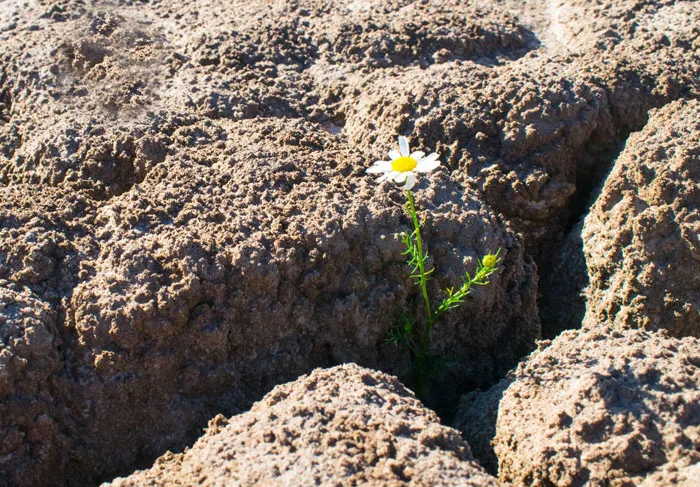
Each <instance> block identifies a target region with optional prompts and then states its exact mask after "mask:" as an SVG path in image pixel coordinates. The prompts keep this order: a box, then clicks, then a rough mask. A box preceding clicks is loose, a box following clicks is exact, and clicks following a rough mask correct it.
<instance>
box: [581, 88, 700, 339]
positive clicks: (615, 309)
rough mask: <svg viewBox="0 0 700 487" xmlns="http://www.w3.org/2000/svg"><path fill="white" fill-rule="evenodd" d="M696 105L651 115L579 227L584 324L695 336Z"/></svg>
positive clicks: (698, 279)
mask: <svg viewBox="0 0 700 487" xmlns="http://www.w3.org/2000/svg"><path fill="white" fill-rule="evenodd" d="M698 181H700V103H698V102H697V101H678V102H676V103H672V104H670V105H668V106H666V107H664V108H663V109H662V110H659V111H656V112H653V114H652V115H651V118H650V120H649V123H648V124H647V125H646V126H645V127H644V130H642V131H640V132H639V133H636V134H634V135H633V136H632V137H630V139H629V140H628V142H627V146H626V148H625V150H624V151H623V152H622V154H621V155H620V157H619V158H618V159H617V161H616V162H615V167H614V168H613V170H612V172H611V173H610V175H609V176H608V178H607V180H606V182H605V186H604V187H603V190H602V193H601V195H600V197H599V198H598V200H597V201H596V203H595V205H594V206H593V208H592V209H591V212H590V214H589V215H588V216H587V217H586V222H585V225H584V228H583V239H584V241H585V247H584V250H585V253H586V263H587V266H588V273H589V275H590V277H591V283H590V286H589V288H588V291H587V294H588V311H587V317H586V322H587V325H588V326H592V327H596V326H599V324H600V323H607V324H610V325H613V326H615V327H619V328H643V329H647V330H659V329H667V330H669V332H670V333H671V334H673V335H674V336H677V337H683V336H700V295H698V289H700V237H699V235H700V186H699V185H698Z"/></svg>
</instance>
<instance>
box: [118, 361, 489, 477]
mask: <svg viewBox="0 0 700 487" xmlns="http://www.w3.org/2000/svg"><path fill="white" fill-rule="evenodd" d="M143 485H151V486H154V487H155V486H173V487H174V486H187V485H201V486H202V487H214V486H225V485H240V486H254V485H270V486H280V487H282V486H299V487H302V486H308V485H348V486H350V485H366V486H388V487H393V486H397V487H398V486H401V485H408V486H416V487H418V486H434V485H444V486H455V487H456V486H462V487H496V485H497V482H496V479H495V478H493V477H491V476H490V475H488V474H487V473H486V472H484V470H483V469H482V468H481V467H480V466H479V465H478V464H477V463H476V462H474V461H472V459H471V454H470V452H469V445H467V444H466V443H465V442H464V440H462V438H461V437H460V436H459V433H458V432H457V431H455V430H453V429H451V428H447V427H445V426H441V425H440V424H439V419H438V417H437V416H436V415H435V413H433V412H432V411H430V410H428V409H425V407H423V406H422V405H421V403H420V402H419V401H418V400H416V399H415V397H414V396H413V393H412V392H410V391H409V390H408V389H406V388H405V387H404V386H403V385H401V384H400V383H399V382H398V380H396V378H394V377H390V376H387V375H385V374H382V373H379V372H376V371H372V370H368V369H363V368H361V367H358V366H357V365H354V364H349V365H342V366H339V367H334V368H332V369H318V370H316V371H314V372H313V373H312V374H309V375H308V376H304V377H301V378H299V379H298V380H297V381H296V382H292V383H289V384H285V385H283V386H278V387H276V388H275V389H273V390H272V392H270V393H269V394H268V395H267V396H265V398H264V399H263V400H262V401H260V402H258V403H256V404H255V405H254V406H253V408H252V409H251V410H250V411H249V412H247V413H245V414H241V415H238V416H234V417H232V418H230V419H228V420H227V419H225V418H224V417H222V416H218V417H216V418H215V419H213V420H212V421H211V422H210V423H209V429H208V431H207V433H206V434H205V435H204V436H202V438H200V439H199V441H197V443H196V444H195V445H194V446H193V447H192V448H191V449H189V450H187V451H186V452H185V453H183V454H179V455H173V454H167V455H165V456H163V457H161V458H160V459H159V460H158V461H157V462H156V464H155V465H154V466H153V468H151V469H150V470H144V471H141V472H136V473H134V474H133V475H131V476H129V477H127V478H124V479H117V480H115V481H114V482H112V483H111V484H105V485H104V487H139V486H143Z"/></svg>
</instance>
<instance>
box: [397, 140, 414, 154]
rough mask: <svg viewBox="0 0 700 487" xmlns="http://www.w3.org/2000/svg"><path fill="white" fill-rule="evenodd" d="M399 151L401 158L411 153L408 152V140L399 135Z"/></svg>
mask: <svg viewBox="0 0 700 487" xmlns="http://www.w3.org/2000/svg"><path fill="white" fill-rule="evenodd" d="M399 149H401V155H402V156H408V155H410V154H411V152H410V151H409V150H408V139H407V138H406V137H404V136H403V135H399Z"/></svg>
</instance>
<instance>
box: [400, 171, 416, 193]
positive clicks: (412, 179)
mask: <svg viewBox="0 0 700 487" xmlns="http://www.w3.org/2000/svg"><path fill="white" fill-rule="evenodd" d="M415 184H416V175H415V174H413V173H412V172H411V173H408V176H406V184H404V185H403V189H405V190H409V189H411V188H413V186H415Z"/></svg>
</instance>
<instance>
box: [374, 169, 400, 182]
mask: <svg viewBox="0 0 700 487" xmlns="http://www.w3.org/2000/svg"><path fill="white" fill-rule="evenodd" d="M397 174H399V173H398V172H396V171H390V172H388V173H386V174H384V176H382V177H381V178H379V179H377V182H378V183H381V182H382V181H385V180H387V179H390V180H392V181H393V180H394V177H396V175H397Z"/></svg>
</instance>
